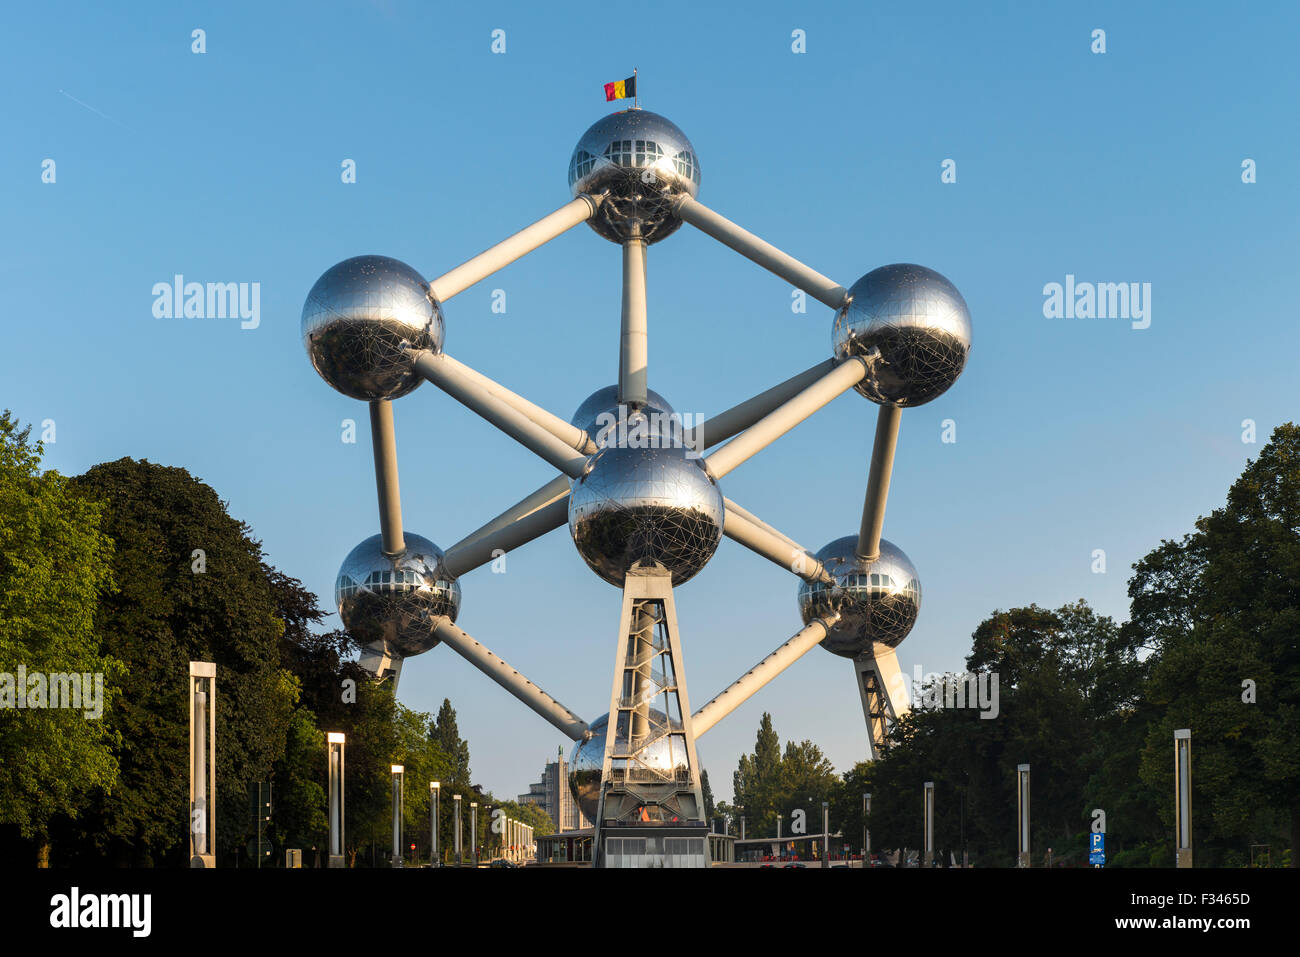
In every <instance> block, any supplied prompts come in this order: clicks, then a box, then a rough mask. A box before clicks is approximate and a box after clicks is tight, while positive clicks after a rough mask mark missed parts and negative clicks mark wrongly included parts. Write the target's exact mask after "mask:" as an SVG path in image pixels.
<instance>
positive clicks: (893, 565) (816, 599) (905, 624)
mask: <svg viewBox="0 0 1300 957" xmlns="http://www.w3.org/2000/svg"><path fill="white" fill-rule="evenodd" d="M857 544H858V538H857V536H856V535H846V536H845V537H844V538H837V539H836V540H835V541H833V542H831V543H830V544H829V545H827V546H826V547H825V548H823V549H822V550H821V551H819V552H818V553H817V560H818V561H820V562H821V563H822V564H823V565H824V566H825V568H826V570H827V571H828V572H830V573H831V574H832V575H833V576H835V584H834V585H830V584H827V583H826V582H807V581H805V582H803V583H802V584H801V585H800V586H799V614H800V615H801V616H802V617H803V623H804V624H805V625H806V624H808V623H810V622H811V621H812V620H813V619H814V618H821V617H823V616H824V615H829V614H832V613H835V612H838V613H839V615H840V620H839V621H838V622H836V623H835V626H834V627H833V628H831V630H830V632H829V633H828V634H827V635H826V637H825V638H823V639H822V642H821V644H822V647H823V648H825V649H826V650H827V651H831V652H834V653H835V654H837V655H843V656H844V657H846V658H855V657H857V656H858V655H860V654H863V653H865V652H869V651H871V645H872V643H873V642H876V641H879V642H880V643H881V644H885V645H888V646H889V647H891V648H896V647H897V646H898V645H899V644H900V643H901V642H902V640H903V639H904V638H906V637H907V634H908V632H910V631H911V630H912V626H913V625H915V624H916V618H917V615H919V614H920V612H921V580H920V578H918V577H917V574H916V569H915V568H914V567H913V566H912V563H911V561H909V560H908V557H907V556H906V555H904V554H903V551H902V549H900V548H899V547H898V546H897V545H894V544H893V543H892V542H887V541H885V540H884V539H881V541H880V557H879V558H877V559H876V560H875V561H874V562H867V561H863V560H862V559H860V558H858V557H857V555H856V554H855V553H854V550H855V549H856V548H857Z"/></svg>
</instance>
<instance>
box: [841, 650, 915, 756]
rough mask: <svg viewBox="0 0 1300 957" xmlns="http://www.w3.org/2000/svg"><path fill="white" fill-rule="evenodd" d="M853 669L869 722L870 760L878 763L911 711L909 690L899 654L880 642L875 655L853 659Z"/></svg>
mask: <svg viewBox="0 0 1300 957" xmlns="http://www.w3.org/2000/svg"><path fill="white" fill-rule="evenodd" d="M853 670H854V673H855V674H856V675H857V679H858V693H859V694H860V695H861V696H862V713H863V715H864V716H865V717H866V719H867V751H868V754H867V758H868V760H871V761H875V760H877V759H878V758H880V757H881V756H882V755H883V753H884V751H885V749H886V748H888V747H889V732H890V731H892V730H893V727H894V722H896V721H897V720H898V719H899V718H900V717H902V716H903V715H905V714H907V712H908V711H909V710H910V705H909V704H908V699H907V688H906V686H905V685H904V683H903V682H904V679H903V672H902V671H901V670H900V669H899V667H898V653H897V652H896V651H895V650H894V649H893V648H890V647H889V646H888V645H882V644H881V643H880V642H876V643H875V645H874V647H873V648H872V652H871V654H866V655H858V657H856V658H854V659H853Z"/></svg>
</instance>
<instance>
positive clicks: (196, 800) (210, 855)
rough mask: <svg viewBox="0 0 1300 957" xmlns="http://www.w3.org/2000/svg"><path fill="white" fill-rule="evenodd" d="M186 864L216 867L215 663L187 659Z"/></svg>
mask: <svg viewBox="0 0 1300 957" xmlns="http://www.w3.org/2000/svg"><path fill="white" fill-rule="evenodd" d="M188 683H189V699H190V815H189V834H188V835H187V836H186V840H187V841H188V842H189V845H190V867H216V866H217V855H216V844H217V804H216V800H215V798H216V784H217V666H216V664H215V663H214V662H211V661H191V662H190V671H189V680H188Z"/></svg>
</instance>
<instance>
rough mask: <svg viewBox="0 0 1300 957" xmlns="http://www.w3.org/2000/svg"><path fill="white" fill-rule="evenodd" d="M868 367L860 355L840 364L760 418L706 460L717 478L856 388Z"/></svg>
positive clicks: (710, 470)
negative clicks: (837, 397) (841, 394)
mask: <svg viewBox="0 0 1300 957" xmlns="http://www.w3.org/2000/svg"><path fill="white" fill-rule="evenodd" d="M868 369H869V365H868V363H867V361H866V360H865V359H862V358H861V357H859V356H851V357H849V358H847V359H844V360H842V361H841V362H839V363H838V364H837V365H836V366H835V368H834V369H832V370H831V371H830V372H828V373H826V374H825V375H823V376H822V377H821V378H820V379H818V380H817V381H816V382H814V383H813V384H812V385H810V386H808V387H807V388H806V389H804V390H803V391H802V392H800V393H799V394H798V395H796V396H795V397H794V398H792V399H789V400H787V401H786V402H783V403H782V404H781V405H779V406H777V408H776V409H774V410H773V411H771V412H769V413H768V414H767V415H765V416H763V418H761V419H759V420H758V421H757V422H755V423H754V424H753V425H751V426H750V427H749V428H748V429H746V430H745V431H744V432H743V433H741V434H740V435H738V436H736V437H735V438H734V439H732V440H731V441H730V442H728V443H727V444H726V445H724V446H723V447H722V448H720V449H718V450H717V451H716V452H714V453H713V454H712V455H709V456H708V457H706V458H705V460H704V461H705V464H706V465H708V467H709V472H710V473H711V474H712V475H713V477H714V478H719V479H720V478H722V477H723V476H724V475H726V474H727V473H728V472H730V471H731V470H732V469H734V468H736V466H738V465H740V464H741V463H742V462H745V461H748V460H749V459H750V458H752V457H753V456H754V455H757V454H758V453H759V452H761V451H762V450H763V449H765V448H767V447H768V446H769V445H771V444H772V443H773V442H775V441H776V440H777V439H779V438H780V437H781V436H783V435H785V433H787V432H789V431H790V430H791V429H793V428H794V427H795V426H796V425H798V424H799V423H800V422H802V421H803V420H804V419H806V418H808V416H810V415H812V414H813V413H814V412H816V411H817V410H818V409H820V408H821V407H822V406H824V405H826V404H827V403H828V402H830V401H831V400H832V399H834V398H835V397H836V396H838V395H839V394H840V393H842V392H847V391H848V390H849V389H851V388H853V387H854V386H855V385H857V384H858V383H859V382H861V381H862V379H863V377H864V376H866V374H867V371H868Z"/></svg>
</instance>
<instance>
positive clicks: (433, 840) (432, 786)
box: [429, 781, 442, 867]
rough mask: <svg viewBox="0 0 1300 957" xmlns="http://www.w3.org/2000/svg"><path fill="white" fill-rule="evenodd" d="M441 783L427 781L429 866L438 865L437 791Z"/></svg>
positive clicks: (440, 787)
mask: <svg viewBox="0 0 1300 957" xmlns="http://www.w3.org/2000/svg"><path fill="white" fill-rule="evenodd" d="M441 789H442V785H441V784H440V783H439V782H438V781H430V782H429V866H430V867H437V866H438V792H439V791H440V790H441Z"/></svg>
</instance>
